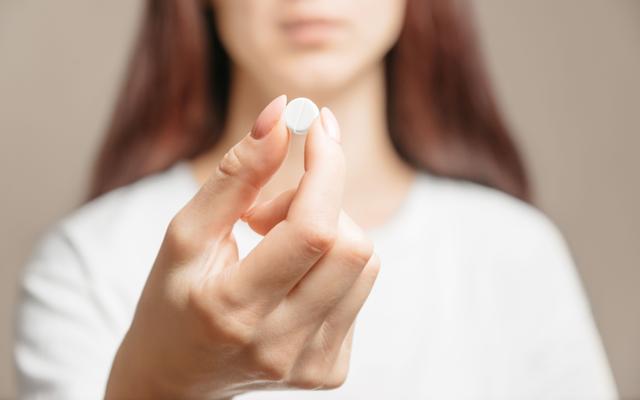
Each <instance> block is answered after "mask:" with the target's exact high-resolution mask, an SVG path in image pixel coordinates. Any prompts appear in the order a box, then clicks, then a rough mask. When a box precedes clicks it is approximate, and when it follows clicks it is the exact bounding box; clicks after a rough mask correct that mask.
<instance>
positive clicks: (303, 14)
mask: <svg viewBox="0 0 640 400" xmlns="http://www.w3.org/2000/svg"><path fill="white" fill-rule="evenodd" d="M212 1H213V6H214V9H215V12H216V22H217V26H218V33H219V35H220V38H221V40H222V43H223V45H224V47H225V49H226V50H227V52H228V54H229V56H230V57H231V60H232V63H233V65H234V68H235V69H239V70H241V72H242V73H244V74H246V75H247V76H248V77H249V78H250V79H253V80H254V81H255V83H256V84H258V85H260V86H261V87H262V89H264V90H267V91H269V92H271V93H272V94H278V93H283V92H286V93H287V94H290V95H306V96H309V95H311V93H317V94H319V93H322V92H326V91H332V90H337V89H338V90H339V89H340V87H342V86H344V85H347V84H349V82H350V81H353V80H354V79H356V78H357V77H358V76H362V75H363V74H365V73H366V72H368V71H370V70H371V69H372V68H374V67H377V66H378V65H379V63H381V62H382V59H383V57H384V55H385V54H386V52H387V51H388V50H389V49H390V48H391V47H392V46H393V44H394V43H395V41H396V40H397V37H398V35H399V34H400V30H401V28H402V24H403V20H404V8H405V2H406V0H212Z"/></svg>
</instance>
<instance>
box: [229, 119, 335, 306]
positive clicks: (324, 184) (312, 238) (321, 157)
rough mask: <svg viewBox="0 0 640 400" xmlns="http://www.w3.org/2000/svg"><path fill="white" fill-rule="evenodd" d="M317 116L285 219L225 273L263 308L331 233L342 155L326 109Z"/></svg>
mask: <svg viewBox="0 0 640 400" xmlns="http://www.w3.org/2000/svg"><path fill="white" fill-rule="evenodd" d="M325 110H327V111H325ZM321 115H322V117H323V119H325V122H324V124H322V122H321V121H319V120H316V122H314V124H313V126H312V127H311V130H310V132H309V135H308V137H307V141H306V143H305V169H306V172H305V174H304V175H303V177H302V179H301V182H300V185H299V187H298V190H297V191H296V194H295V196H294V199H293V201H292V203H291V206H290V208H289V212H288V214H287V217H286V219H285V220H283V221H281V222H280V223H279V224H277V225H276V226H275V227H274V228H273V229H272V230H270V231H269V233H268V234H267V235H266V236H265V237H264V238H263V240H262V241H261V242H260V243H258V245H257V246H256V247H255V248H254V249H253V250H251V252H249V254H248V255H247V256H246V257H245V258H244V260H242V261H241V262H240V265H238V266H237V268H233V269H230V270H229V271H228V275H227V281H226V283H227V285H229V286H228V287H229V288H230V289H231V291H232V292H233V293H235V294H236V295H238V296H239V297H240V299H242V300H244V301H246V302H252V303H254V304H260V305H262V306H264V309H263V311H264V312H268V311H269V310H271V309H272V308H273V307H275V305H277V304H278V303H279V302H280V301H281V300H282V299H283V298H284V297H285V296H286V295H287V293H288V292H289V291H290V290H291V288H293V286H295V285H296V283H297V282H298V281H299V280H300V279H301V278H302V277H303V276H304V275H305V274H306V272H307V271H308V270H309V269H310V268H311V267H312V266H313V265H314V264H315V263H316V262H317V261H318V260H319V259H320V258H321V257H322V255H323V254H324V252H326V251H327V250H329V249H328V248H326V246H324V244H323V243H325V242H326V238H327V237H330V236H331V234H329V235H327V233H328V232H329V233H331V232H337V223H338V216H339V213H340V210H341V205H342V195H343V187H344V176H345V162H344V154H343V152H342V148H341V145H340V143H339V142H338V141H336V140H335V139H333V138H332V137H330V136H329V133H330V132H333V134H334V135H335V136H333V137H338V138H339V136H338V135H339V131H337V129H338V125H337V122H336V121H335V118H333V115H332V114H331V112H330V111H328V109H323V110H322V112H321ZM331 118H333V121H331V120H330V119H331ZM328 119H329V120H328ZM326 120H328V121H326ZM330 124H334V125H333V126H331V125H330ZM332 130H333V131H332ZM327 131H329V132H327Z"/></svg>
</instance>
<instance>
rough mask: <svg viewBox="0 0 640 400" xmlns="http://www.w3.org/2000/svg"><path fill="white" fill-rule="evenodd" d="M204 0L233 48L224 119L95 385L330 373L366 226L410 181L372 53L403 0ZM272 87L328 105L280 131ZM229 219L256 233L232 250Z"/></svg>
mask: <svg viewBox="0 0 640 400" xmlns="http://www.w3.org/2000/svg"><path fill="white" fill-rule="evenodd" d="M212 5H213V7H215V10H216V18H217V22H218V27H219V32H220V36H221V39H222V42H223V44H224V46H225V48H226V49H227V51H228V53H229V54H230V57H231V59H232V62H233V74H232V75H233V80H232V82H231V98H230V108H229V115H228V123H227V126H226V128H225V132H224V136H223V140H222V141H221V143H219V145H218V146H216V147H215V148H214V149H212V150H211V151H210V152H209V153H207V154H205V155H203V156H202V157H200V158H199V159H197V160H195V161H194V162H193V164H192V168H193V173H194V176H195V177H196V179H198V180H199V181H200V182H201V183H202V184H203V186H202V188H201V189H200V190H199V191H198V193H197V194H196V195H195V196H194V197H193V199H191V200H190V201H189V202H188V203H187V204H186V205H185V206H184V207H183V208H182V209H181V210H180V211H179V212H178V214H177V215H176V216H175V217H174V218H173V219H172V221H171V223H170V225H169V227H168V228H167V231H166V234H165V238H164V240H163V243H162V246H161V248H160V251H159V253H158V255H157V258H156V261H155V263H154V265H153V268H152V270H151V273H150V276H149V278H148V280H147V283H146V285H145V288H144V290H143V293H142V296H141V298H140V301H139V303H138V307H137V309H136V313H135V316H134V320H133V322H132V325H131V327H130V329H129V331H128V332H127V334H126V336H125V338H124V340H123V342H122V344H121V346H120V348H119V349H118V353H117V355H116V358H115V360H114V363H113V366H112V370H111V375H110V377H109V382H108V385H107V393H106V398H108V399H121V398H137V399H141V398H155V399H158V398H194V399H195V398H207V399H226V398H231V397H233V396H235V395H238V394H241V393H245V392H248V391H254V390H270V389H284V388H298V389H299V388H302V389H332V388H336V387H339V386H340V385H342V384H343V383H344V381H345V379H346V377H347V373H348V368H349V357H350V351H351V344H352V335H353V329H354V327H355V319H356V316H357V314H358V312H359V311H360V309H361V307H362V305H363V304H364V302H365V301H366V298H367V296H368V295H369V293H370V291H371V288H372V286H373V284H374V282H375V280H376V277H377V274H378V271H379V269H380V260H379V258H378V256H377V255H376V253H375V249H374V247H373V243H372V242H371V240H370V239H369V238H368V237H367V235H366V230H367V229H368V228H370V227H374V226H377V225H379V224H383V223H384V222H385V221H387V220H388V219H389V218H390V217H391V216H392V215H393V214H394V212H395V211H396V209H397V207H398V206H399V205H400V203H401V202H402V201H403V200H404V198H405V196H406V192H407V190H408V188H409V186H410V184H411V183H412V182H413V179H414V175H415V171H414V170H412V169H411V168H410V167H408V166H407V165H406V164H404V163H403V162H402V161H401V160H400V158H399V157H398V156H397V155H396V153H395V151H394V150H393V147H392V145H391V142H390V141H389V135H388V132H387V130H386V120H385V117H384V116H385V112H384V109H385V107H384V105H385V93H384V70H383V64H382V61H383V57H384V55H385V53H386V52H387V51H388V50H389V48H390V47H391V46H392V45H393V43H394V42H395V40H396V39H397V36H398V34H399V31H400V29H401V24H402V16H403V12H404V3H403V2H402V1H398V0H375V1H374V0H351V1H344V0H317V1H304V2H302V1H300V2H295V1H284V0H217V1H214V2H213V4H212ZM309 18H311V19H312V20H314V21H316V22H317V20H318V19H321V20H322V21H323V23H321V24H317V23H315V22H310V20H309ZM283 92H285V93H287V95H288V96H289V98H293V97H297V96H305V97H309V98H311V99H312V100H314V101H315V102H316V104H319V105H324V106H327V107H328V108H327V107H323V108H322V110H321V116H320V118H318V119H317V120H316V121H315V122H314V124H313V125H312V127H311V129H310V131H309V133H308V134H307V135H306V136H292V135H291V134H290V133H289V132H288V131H287V129H286V126H285V124H284V121H283V118H282V117H283V116H282V112H283V109H284V106H285V104H286V101H287V99H286V97H285V96H279V97H276V96H277V95H278V94H280V93H283ZM274 97H276V98H275V99H274ZM264 104H268V105H267V106H266V107H265V108H263V107H264ZM256 115H258V117H257V119H256ZM338 121H340V122H339V123H338ZM247 132H249V133H247ZM212 171H213V172H212ZM241 218H242V219H243V220H245V221H246V222H247V223H248V224H249V225H250V226H251V227H252V228H253V229H254V230H255V231H256V232H258V233H260V234H262V235H264V238H263V240H262V241H261V242H260V243H259V244H258V245H257V246H256V247H255V248H254V249H253V250H251V251H250V252H249V254H248V255H247V256H246V257H245V258H244V259H242V260H240V259H239V257H238V249H237V245H236V242H235V239H234V237H233V234H232V233H231V229H232V227H233V225H234V223H235V222H237V221H238V219H241Z"/></svg>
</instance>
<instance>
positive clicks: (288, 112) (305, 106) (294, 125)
mask: <svg viewBox="0 0 640 400" xmlns="http://www.w3.org/2000/svg"><path fill="white" fill-rule="evenodd" d="M318 115H320V110H318V106H316V105H315V104H314V103H313V101H311V100H309V99H307V98H305V97H298V98H297V99H293V100H291V101H290V102H289V104H287V107H286V108H285V110H284V119H285V121H286V122H287V127H288V128H289V129H290V130H291V132H293V133H297V134H298V135H304V134H305V133H307V131H308V130H309V128H310V127H311V124H312V123H313V121H314V120H315V119H316V118H318Z"/></svg>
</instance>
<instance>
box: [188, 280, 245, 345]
mask: <svg viewBox="0 0 640 400" xmlns="http://www.w3.org/2000/svg"><path fill="white" fill-rule="evenodd" d="M189 301H190V304H191V306H192V307H193V308H194V309H195V310H196V312H197V314H198V316H199V317H200V319H201V321H202V322H203V324H204V330H205V335H206V337H208V338H209V339H210V340H212V341H214V342H217V343H224V344H226V345H231V346H233V347H247V346H249V345H250V344H251V343H252V342H253V339H254V337H255V331H256V330H255V324H253V323H251V322H250V321H249V320H248V319H247V318H246V317H243V316H242V315H241V313H239V312H224V311H223V309H221V308H220V307H217V305H216V304H215V302H212V301H210V300H207V299H205V296H203V295H202V293H200V292H198V291H192V292H191V295H190V297H189Z"/></svg>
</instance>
